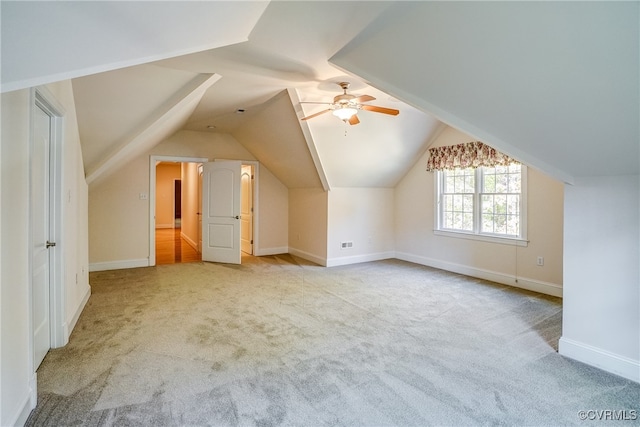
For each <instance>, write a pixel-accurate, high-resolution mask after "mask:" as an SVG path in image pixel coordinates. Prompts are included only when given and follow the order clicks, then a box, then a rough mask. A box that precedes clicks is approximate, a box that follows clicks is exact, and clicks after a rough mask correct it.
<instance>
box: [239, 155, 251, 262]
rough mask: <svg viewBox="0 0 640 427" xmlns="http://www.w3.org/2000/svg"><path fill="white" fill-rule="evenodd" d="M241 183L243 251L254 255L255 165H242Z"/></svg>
mask: <svg viewBox="0 0 640 427" xmlns="http://www.w3.org/2000/svg"><path fill="white" fill-rule="evenodd" d="M240 184H241V189H240V198H241V203H240V209H241V210H240V223H241V229H242V232H241V246H242V252H245V253H248V254H249V255H253V166H251V165H242V175H241V177H240Z"/></svg>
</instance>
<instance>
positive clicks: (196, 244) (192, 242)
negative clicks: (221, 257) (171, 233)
mask: <svg viewBox="0 0 640 427" xmlns="http://www.w3.org/2000/svg"><path fill="white" fill-rule="evenodd" d="M180 237H182V238H183V239H184V241H185V242H187V243H188V244H189V246H191V247H192V248H193V249H195V250H196V251H198V243H197V242H194V241H193V239H191V238H190V237H189V236H187V235H186V234H184V233H183V232H182V231H181V232H180ZM198 252H200V251H198Z"/></svg>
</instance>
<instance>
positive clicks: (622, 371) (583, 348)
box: [558, 337, 640, 383]
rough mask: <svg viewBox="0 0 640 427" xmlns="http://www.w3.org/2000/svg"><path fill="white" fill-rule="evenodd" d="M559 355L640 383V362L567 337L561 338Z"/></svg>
mask: <svg viewBox="0 0 640 427" xmlns="http://www.w3.org/2000/svg"><path fill="white" fill-rule="evenodd" d="M558 353H560V355H562V356H564V357H568V358H569V359H573V360H577V361H578V362H582V363H586V364H587V365H591V366H595V367H596V368H599V369H602V370H603V371H607V372H610V373H612V374H615V375H619V376H621V377H623V378H626V379H628V380H631V381H635V382H637V383H640V360H633V359H630V358H628V357H624V356H620V355H618V354H615V353H611V352H609V351H606V350H603V349H600V348H597V347H593V346H591V345H588V344H584V343H581V342H578V341H574V340H572V339H570V338H565V337H562V338H560V341H559V343H558Z"/></svg>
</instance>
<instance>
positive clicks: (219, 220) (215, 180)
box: [202, 161, 242, 264]
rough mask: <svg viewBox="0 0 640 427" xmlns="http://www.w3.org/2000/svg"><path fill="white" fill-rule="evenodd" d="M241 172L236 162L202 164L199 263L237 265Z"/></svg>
mask: <svg viewBox="0 0 640 427" xmlns="http://www.w3.org/2000/svg"><path fill="white" fill-rule="evenodd" d="M241 168H242V162H240V161H223V162H209V163H204V164H203V168H202V260H203V261H210V262H222V263H227V264H240V260H241V256H240V176H241Z"/></svg>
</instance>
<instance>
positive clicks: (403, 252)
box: [395, 127, 563, 296]
mask: <svg viewBox="0 0 640 427" xmlns="http://www.w3.org/2000/svg"><path fill="white" fill-rule="evenodd" d="M471 140H472V138H471V137H469V136H467V135H465V134H464V133H462V132H459V131H457V130H455V129H453V128H450V127H449V128H446V129H445V130H444V131H443V132H442V133H441V134H440V136H439V137H438V138H437V140H436V141H435V142H434V144H433V145H434V146H441V145H452V144H458V143H463V142H469V141H471ZM428 158H429V153H428V152H427V153H425V155H424V156H423V157H422V158H421V159H419V160H418V162H416V164H415V165H414V166H413V168H412V169H411V170H410V171H409V172H408V173H407V175H406V176H405V177H404V178H403V180H402V181H401V182H400V184H398V186H397V187H396V193H395V198H396V202H395V225H396V256H397V257H398V258H400V259H404V260H407V261H412V262H416V263H419V264H424V265H429V266H433V267H437V268H443V269H445V270H450V271H454V272H458V273H462V274H467V275H471V276H476V277H480V278H484V279H487V280H493V281H496V282H499V283H504V284H508V285H512V286H518V287H523V288H526V289H531V290H535V291H538V292H544V293H548V294H551V295H557V296H561V295H562V243H563V242H562V225H563V186H562V184H561V183H559V182H557V181H555V180H553V179H551V178H549V177H547V176H545V175H544V174H542V173H540V172H538V171H536V170H535V169H533V168H529V169H528V203H527V207H528V215H527V220H528V239H529V244H528V246H527V247H518V246H512V245H503V244H497V243H490V242H484V241H477V240H470V239H462V238H455V237H448V236H437V235H434V233H433V230H434V227H435V218H434V216H435V207H434V201H435V183H434V180H435V174H434V173H432V172H426V171H425V169H426V164H427V159H428ZM538 256H543V257H544V260H545V262H544V266H542V267H539V266H537V265H536V258H537V257H538ZM516 279H517V282H516Z"/></svg>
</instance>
